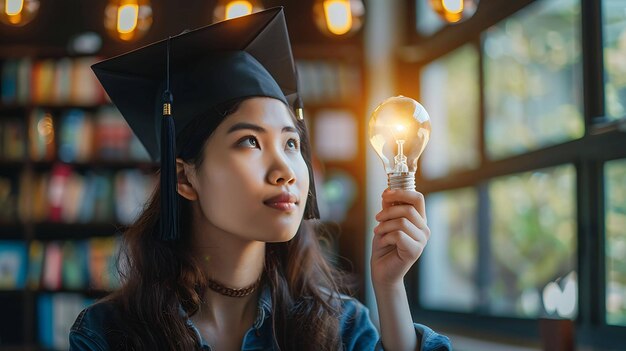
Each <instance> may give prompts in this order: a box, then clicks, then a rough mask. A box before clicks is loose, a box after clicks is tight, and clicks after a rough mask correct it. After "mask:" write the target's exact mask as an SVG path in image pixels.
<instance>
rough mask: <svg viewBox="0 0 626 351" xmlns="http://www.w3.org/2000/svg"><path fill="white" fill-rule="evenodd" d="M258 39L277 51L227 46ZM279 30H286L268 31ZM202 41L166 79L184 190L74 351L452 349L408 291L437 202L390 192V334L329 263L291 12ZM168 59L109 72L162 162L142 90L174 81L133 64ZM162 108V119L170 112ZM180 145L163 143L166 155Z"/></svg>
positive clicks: (151, 213)
mask: <svg viewBox="0 0 626 351" xmlns="http://www.w3.org/2000/svg"><path fill="white" fill-rule="evenodd" d="M216 28H217V29H216ZM254 28H256V29H260V30H257V31H253V29H254ZM276 28H278V29H277V30H278V32H277V31H275V30H276ZM251 31H253V32H254V33H258V34H259V35H257V36H256V38H261V39H259V40H260V41H262V42H261V43H259V47H263V48H264V49H262V50H261V52H262V53H261V54H259V52H256V54H252V53H251V52H255V50H253V49H250V47H253V48H254V47H256V45H257V44H255V42H254V40H253V41H252V42H250V38H246V39H245V40H244V39H242V41H245V42H246V44H245V48H244V49H241V50H232V48H230V47H229V48H228V50H223V49H220V48H215V46H218V45H212V44H211V43H212V42H211V40H217V39H215V38H218V37H223V36H224V35H227V36H228V37H230V38H238V34H240V33H246V32H251ZM267 31H270V32H271V33H273V35H272V36H263V35H262V34H263V33H266V32H267ZM279 32H281V33H282V32H284V33H285V35H281V34H280V33H279ZM193 33H194V32H189V33H186V34H184V35H182V36H181V37H179V38H177V40H178V42H175V41H174V39H172V42H171V45H172V50H173V52H174V50H176V45H178V47H179V48H182V47H183V46H192V47H193V48H192V49H191V52H194V53H195V55H193V57H192V58H183V57H181V56H179V57H178V62H173V63H172V64H173V65H179V66H176V67H179V69H177V70H176V72H172V79H171V84H172V85H171V87H170V77H169V73H168V77H167V79H166V83H165V90H166V91H167V92H168V93H169V92H170V89H171V92H172V93H174V94H177V95H176V101H175V103H174V104H172V105H173V107H172V110H173V111H174V112H173V113H172V115H173V116H175V117H174V122H175V124H176V125H175V127H176V132H175V138H174V139H175V140H170V141H169V142H172V143H173V142H175V143H176V150H177V151H176V156H177V157H176V159H175V172H176V177H175V186H176V191H177V195H175V199H174V200H172V199H167V200H166V201H164V197H167V196H169V195H167V194H166V189H165V187H166V186H167V185H168V184H167V181H164V178H162V179H161V184H160V186H159V187H158V188H157V189H156V191H155V192H154V194H153V196H152V198H151V199H150V200H149V202H148V204H147V206H146V207H145V209H144V211H143V212H142V214H141V215H140V217H139V218H138V219H137V221H136V222H135V223H134V225H133V226H132V227H131V228H129V229H128V231H127V232H126V233H125V234H124V240H125V245H124V247H125V255H124V258H125V259H124V260H123V263H124V270H123V272H124V280H123V286H122V288H121V289H120V290H119V291H116V292H115V293H113V294H112V295H111V296H109V297H108V298H106V299H105V300H103V301H101V302H99V303H97V304H95V305H93V306H90V307H89V308H87V309H85V310H84V311H83V312H81V314H80V315H79V316H78V318H77V320H76V322H75V323H74V326H73V327H72V330H71V333H70V344H71V350H117V349H129V350H155V349H157V350H196V349H205V350H220V351H221V350H374V349H382V348H384V349H385V350H448V349H450V343H449V341H448V339H447V338H446V337H445V336H441V335H439V334H436V333H435V332H433V331H432V330H430V329H429V328H427V327H425V326H423V325H419V324H414V323H413V322H412V319H411V315H410V312H409V305H408V300H407V296H406V292H405V288H404V284H403V277H404V275H405V274H406V272H407V271H408V270H409V268H410V267H411V266H412V265H413V264H414V263H415V262H416V260H417V259H418V258H419V257H420V255H421V253H422V251H423V249H424V247H425V245H426V242H427V241H428V237H429V235H430V231H429V229H428V227H427V225H426V214H425V211H424V199H423V196H422V195H421V194H419V193H417V192H410V191H385V192H384V193H383V194H382V200H381V201H382V207H383V210H382V211H381V212H380V213H378V214H377V215H376V219H377V220H378V221H379V222H380V224H379V225H378V226H377V227H376V228H375V230H374V233H375V236H374V241H373V245H372V247H373V249H372V260H371V268H372V269H371V272H372V281H373V284H374V288H375V292H376V299H377V303H378V310H379V315H380V327H381V335H380V336H379V335H378V332H377V330H376V329H375V328H374V326H373V325H372V323H371V321H370V320H369V315H368V311H367V309H366V308H365V307H364V306H363V305H362V304H361V303H359V302H358V301H356V300H355V299H353V298H350V297H348V296H346V295H343V294H342V292H345V288H344V286H343V283H342V280H341V279H340V277H341V275H340V274H338V272H336V271H335V270H334V269H333V268H332V266H330V265H329V264H327V263H326V261H325V259H324V256H323V255H322V252H321V249H320V246H319V244H318V238H317V236H316V231H315V227H314V226H315V224H316V221H315V218H316V217H317V215H316V213H317V211H316V209H317V208H316V204H315V192H314V186H313V183H312V171H311V163H310V158H309V149H308V147H309V145H308V142H307V139H306V130H305V125H304V122H303V121H302V120H301V119H299V118H297V117H296V116H295V114H294V113H293V112H292V109H291V104H290V103H289V99H288V97H286V95H287V94H285V92H286V90H288V89H286V88H285V86H286V85H288V83H285V79H284V76H282V78H281V74H280V72H279V71H281V72H283V71H284V70H285V69H287V71H291V72H293V66H292V65H293V59H292V58H291V52H290V49H289V50H287V52H288V56H289V60H288V62H287V65H291V66H292V67H291V68H290V67H287V68H286V67H285V63H286V61H284V60H277V59H276V55H279V56H280V55H283V54H284V52H283V54H280V53H277V51H281V50H276V45H274V46H272V45H271V44H272V43H275V42H276V41H277V40H281V39H280V38H281V37H282V38H283V39H282V40H283V42H282V43H281V44H280V45H279V46H280V47H282V48H285V47H287V48H288V37H287V36H286V29H285V25H284V18H283V16H282V10H281V9H271V10H267V11H264V12H261V13H258V14H255V15H250V16H248V17H247V18H242V19H238V20H232V21H225V22H221V23H220V24H217V25H214V26H209V27H206V28H204V29H201V30H198V31H195V34H193ZM198 33H199V34H198ZM225 33H226V34H225ZM190 35H191V36H190ZM194 36H195V37H194ZM201 36H202V37H203V39H202V40H200V39H198V38H200V37H201ZM183 37H185V38H191V39H184V40H186V41H183V40H182V39H181V38H183ZM276 38H279V39H276ZM284 38H287V39H284ZM192 42H193V43H192ZM196 42H200V43H201V44H198V45H199V46H195V45H196V44H194V43H196ZM175 43H179V44H176V45H175ZM268 43H269V44H270V45H268ZM157 44H158V45H161V47H162V46H163V45H165V44H164V43H163V42H161V43H157ZM157 44H155V45H157ZM261 44H263V45H261ZM207 46H208V47H211V46H214V47H212V48H211V49H210V50H209V51H210V52H209V53H208V54H207V55H204V56H202V58H201V59H200V58H199V56H198V55H197V53H198V51H199V50H204V48H206V47H207ZM151 47H152V48H151ZM167 48H168V51H169V48H170V41H169V40H168V42H167ZM200 48H202V49H200ZM187 49H189V47H187ZM154 50H156V49H155V47H154V46H148V47H146V48H143V49H140V50H138V51H135V52H133V53H130V54H128V55H125V56H120V57H118V58H114V59H111V60H113V61H111V60H110V61H109V63H107V64H104V65H100V66H98V67H94V70H96V73H97V74H98V77H99V78H100V80H101V82H103V85H104V87H105V89H106V90H107V92H108V93H109V95H110V96H111V98H112V100H113V102H114V103H115V104H116V105H117V106H118V108H119V109H120V111H121V112H122V114H123V115H124V117H125V118H126V119H127V120H128V121H129V124H130V125H131V127H133V129H134V130H135V132H136V134H137V135H138V136H139V138H140V139H141V140H142V142H143V143H144V145H146V147H147V148H148V150H149V151H151V153H152V154H153V155H154V149H155V148H154V147H151V145H152V144H151V141H150V140H149V139H150V138H152V139H155V136H154V129H156V128H154V127H153V129H152V130H153V131H152V132H148V133H146V131H145V130H139V127H138V124H137V119H138V118H143V119H145V118H146V117H145V113H144V112H145V111H144V112H141V113H140V112H139V111H138V110H137V111H135V110H133V108H134V107H133V106H137V105H138V104H139V105H141V104H142V103H141V98H137V96H136V95H137V94H139V93H138V92H137V91H138V90H137V89H138V88H139V87H143V89H142V90H141V91H142V92H143V91H147V92H148V93H147V96H148V97H146V100H150V99H152V100H154V95H155V94H154V92H155V91H157V92H158V91H162V90H163V85H164V84H163V79H162V78H160V79H156V80H154V84H153V85H150V84H148V85H146V84H147V83H146V76H147V75H146V72H147V71H146V70H150V69H151V68H145V67H139V66H135V68H136V69H129V68H128V65H133V64H135V63H136V62H142V57H143V55H144V53H150V54H151V53H153V52H154ZM268 50H269V51H272V52H270V53H267V51H268ZM169 55H170V53H169V52H168V57H169ZM283 56H284V55H283ZM172 57H175V56H172ZM143 58H144V59H145V57H143ZM277 62H278V63H279V64H276V63H277ZM116 65H118V66H117V68H115V67H116ZM168 65H169V62H168ZM148 66H149V65H148ZM122 67H123V69H122ZM172 67H175V66H172ZM142 70H143V71H142ZM115 72H117V73H115ZM130 72H132V74H137V75H138V76H136V77H129V74H131V73H130ZM138 77H140V78H141V79H139V78H138ZM224 77H226V78H227V79H229V80H230V81H228V80H227V81H225V80H224ZM276 77H278V78H276ZM287 80H288V81H291V82H292V83H293V81H294V80H295V77H294V76H293V74H292V76H291V77H289V78H288V79H287ZM113 81H114V83H111V82H113ZM133 82H139V83H137V84H140V86H133ZM294 86H295V85H294ZM129 93H130V94H135V95H134V96H133V97H129V96H128V94H129ZM215 96H218V97H217V98H215ZM166 100H168V101H169V100H171V99H167V98H166ZM129 101H130V102H129ZM147 104H149V105H152V106H151V107H149V110H151V109H152V108H153V106H154V104H150V103H147ZM177 110H178V111H180V114H176V111H177ZM163 118H165V117H163ZM167 118H170V117H167ZM149 123H152V124H153V125H154V124H155V123H156V122H154V121H151V122H149ZM163 128H165V127H163ZM162 132H163V131H162ZM167 142H168V138H167V137H164V138H163V139H162V140H161V145H160V147H161V152H165V151H164V149H165V146H164V145H163V144H164V143H167ZM162 155H163V154H162ZM161 161H162V162H164V161H165V159H164V156H161ZM172 166H173V165H172ZM164 167H166V165H165V164H163V165H162V168H164ZM175 202H176V203H177V202H180V205H181V209H180V218H178V219H174V221H175V222H174V227H175V228H176V230H175V231H176V232H178V234H176V235H174V236H173V237H171V236H170V235H164V231H167V230H169V229H167V228H165V227H164V226H163V223H164V222H165V221H166V220H165V219H164V216H166V214H165V213H164V212H167V211H168V209H169V208H168V206H169V205H174V204H175ZM164 206H165V207H164ZM176 212H178V211H176ZM164 228H165V229H164Z"/></svg>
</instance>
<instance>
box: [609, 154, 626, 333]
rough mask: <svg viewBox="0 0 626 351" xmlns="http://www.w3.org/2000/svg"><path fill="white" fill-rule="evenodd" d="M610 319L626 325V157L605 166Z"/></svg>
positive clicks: (611, 322)
mask: <svg viewBox="0 0 626 351" xmlns="http://www.w3.org/2000/svg"><path fill="white" fill-rule="evenodd" d="M604 182H605V191H604V193H605V205H604V206H605V212H606V219H605V228H606V246H605V252H606V258H605V259H606V322H607V323H608V324H613V325H623V326H626V261H625V260H624V258H625V257H626V230H625V229H624V228H626V159H621V160H614V161H609V162H607V163H606V164H605V166H604Z"/></svg>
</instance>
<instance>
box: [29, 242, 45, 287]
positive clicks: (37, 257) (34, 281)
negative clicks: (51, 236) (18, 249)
mask: <svg viewBox="0 0 626 351" xmlns="http://www.w3.org/2000/svg"><path fill="white" fill-rule="evenodd" d="M44 250H45V246H44V243H42V242H41V241H39V240H33V241H31V242H30V246H29V249H28V278H27V281H26V286H27V287H28V288H29V289H31V290H37V289H39V288H40V287H41V272H42V268H43V258H44Z"/></svg>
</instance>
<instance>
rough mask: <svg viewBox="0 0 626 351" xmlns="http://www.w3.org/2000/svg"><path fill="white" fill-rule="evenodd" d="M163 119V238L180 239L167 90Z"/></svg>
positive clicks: (169, 104) (171, 120)
mask: <svg viewBox="0 0 626 351" xmlns="http://www.w3.org/2000/svg"><path fill="white" fill-rule="evenodd" d="M164 95H166V96H164V102H163V118H162V119H161V239H162V240H165V241H168V240H176V239H178V193H177V191H176V185H177V180H176V127H175V126H174V117H172V115H171V103H172V94H170V93H169V91H166V92H165V94H164Z"/></svg>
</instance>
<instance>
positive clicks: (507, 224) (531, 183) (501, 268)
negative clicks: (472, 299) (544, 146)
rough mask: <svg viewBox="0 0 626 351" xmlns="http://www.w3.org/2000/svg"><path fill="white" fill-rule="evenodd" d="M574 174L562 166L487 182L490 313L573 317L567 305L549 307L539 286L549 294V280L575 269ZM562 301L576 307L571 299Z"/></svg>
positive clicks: (560, 277)
mask: <svg viewBox="0 0 626 351" xmlns="http://www.w3.org/2000/svg"><path fill="white" fill-rule="evenodd" d="M575 175H576V173H575V169H574V167H573V166H571V165H564V166H558V167H554V168H549V169H541V170H535V171H532V172H526V173H521V174H514V175H510V176H505V177H499V178H496V179H494V180H493V181H492V182H491V183H490V184H489V203H490V206H491V223H490V227H491V228H490V232H491V240H490V242H491V247H490V256H491V257H492V265H491V268H492V270H491V271H492V272H493V274H492V276H491V277H490V284H489V299H488V300H487V301H488V304H489V311H490V312H491V313H492V314H496V315H507V316H515V317H533V318H534V317H538V316H543V315H550V314H553V313H554V314H555V316H556V317H566V318H571V317H574V310H573V309H572V308H569V309H568V308H567V307H563V308H560V309H559V310H556V306H555V308H554V309H553V308H550V305H551V303H552V301H549V300H550V297H549V296H546V295H545V294H544V290H546V289H548V290H546V294H550V290H549V289H550V288H549V287H548V284H549V283H551V282H555V281H557V280H562V279H564V278H566V277H567V276H568V275H569V274H570V273H572V272H575V271H576V208H575V205H576V199H575V195H576V194H575V191H574V189H575V186H576V179H575V178H576V177H575ZM574 275H575V274H574ZM569 279H572V278H569ZM561 288H564V286H562V287H561ZM562 291H563V290H560V291H559V292H558V293H559V295H562V294H563V293H562ZM564 299H565V296H559V298H558V300H559V302H560V301H563V300H564ZM567 302H568V303H570V305H571V306H575V302H576V301H575V300H574V301H567Z"/></svg>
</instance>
